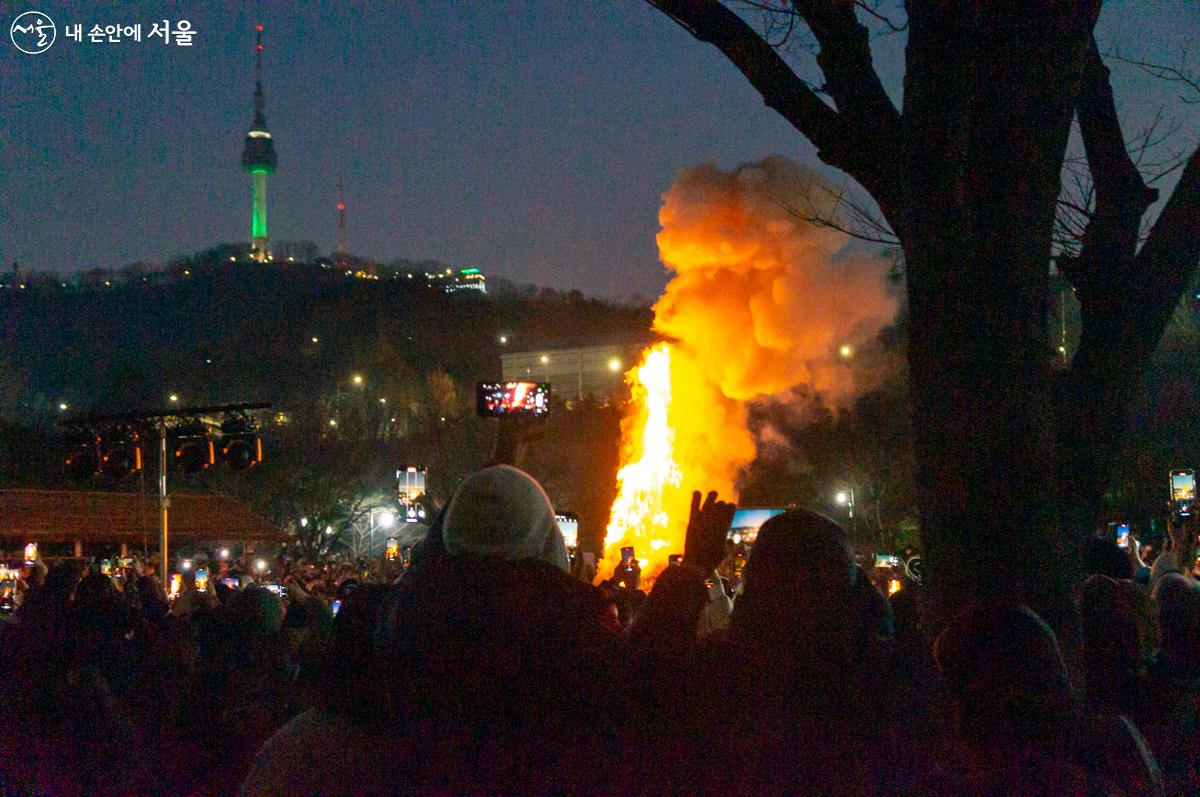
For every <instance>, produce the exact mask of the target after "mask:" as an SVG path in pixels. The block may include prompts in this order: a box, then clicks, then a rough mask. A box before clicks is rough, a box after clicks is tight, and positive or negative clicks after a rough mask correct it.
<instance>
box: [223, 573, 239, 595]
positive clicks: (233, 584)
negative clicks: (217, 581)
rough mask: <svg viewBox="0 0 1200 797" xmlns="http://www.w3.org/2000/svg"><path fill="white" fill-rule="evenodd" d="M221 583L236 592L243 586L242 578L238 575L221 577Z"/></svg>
mask: <svg viewBox="0 0 1200 797" xmlns="http://www.w3.org/2000/svg"><path fill="white" fill-rule="evenodd" d="M221 583H222V584H224V585H225V586H227V587H229V588H230V589H231V590H233V591H235V592H236V591H237V590H239V589H241V588H242V582H241V579H239V578H238V577H237V576H225V577H224V578H222V579H221Z"/></svg>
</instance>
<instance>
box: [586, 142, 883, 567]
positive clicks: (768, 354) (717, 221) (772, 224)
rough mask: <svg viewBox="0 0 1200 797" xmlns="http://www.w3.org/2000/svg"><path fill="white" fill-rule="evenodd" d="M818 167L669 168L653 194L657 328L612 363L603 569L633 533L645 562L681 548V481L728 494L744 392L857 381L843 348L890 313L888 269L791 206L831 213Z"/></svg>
mask: <svg viewBox="0 0 1200 797" xmlns="http://www.w3.org/2000/svg"><path fill="white" fill-rule="evenodd" d="M818 181H819V178H817V177H816V176H815V175H813V174H812V173H811V172H809V171H807V170H805V169H803V168H801V167H799V166H797V165H795V164H793V163H791V162H789V161H787V160H785V159H783V158H768V159H766V160H764V161H762V162H759V163H755V164H750V165H746V166H742V167H740V168H738V169H736V170H734V171H723V170H721V169H719V168H717V167H716V166H715V165H714V164H711V163H709V164H704V165H701V166H698V167H695V168H692V169H688V170H685V171H684V172H682V173H681V174H680V175H679V176H678V178H677V179H676V181H675V184H674V185H673V186H672V187H671V189H670V190H669V191H668V192H667V193H666V194H665V195H664V197H663V207H662V210H661V211H660V212H659V222H660V223H661V225H662V231H661V232H660V233H659V234H658V248H659V254H660V256H661V258H662V261H663V263H664V264H665V265H666V266H667V268H668V269H670V270H671V271H672V272H674V277H673V278H672V279H671V281H670V283H669V284H668V285H667V288H666V291H665V292H664V294H663V296H662V297H661V298H660V299H659V300H658V303H657V304H656V305H655V307H654V315H655V318H654V329H655V331H657V332H659V333H661V334H662V335H663V336H664V337H666V338H667V339H669V340H671V341H672V342H671V343H669V344H658V345H656V346H654V347H652V348H650V349H648V350H647V351H646V353H645V354H644V355H643V359H642V362H641V364H639V365H638V366H637V367H636V368H634V369H633V370H631V371H630V372H629V374H628V375H627V378H628V379H629V381H630V385H631V387H632V390H633V397H632V401H631V402H630V409H629V412H628V415H627V417H626V419H625V421H624V422H623V423H622V427H621V436H622V443H621V445H622V450H621V463H622V467H621V469H620V471H619V472H618V475H617V481H618V494H617V498H616V500H615V501H614V503H613V507H612V513H611V517H610V520H609V525H608V531H607V535H606V539H605V556H604V559H603V561H602V562H601V563H600V565H599V574H600V575H601V576H602V577H606V576H608V575H609V574H610V573H612V571H613V568H614V567H615V565H616V563H617V562H618V561H619V560H620V548H621V547H622V546H625V545H632V546H634V548H635V551H636V555H637V557H638V559H639V560H641V562H642V566H643V570H644V571H645V572H646V573H648V574H650V575H653V574H655V573H657V572H658V571H659V570H660V569H661V567H662V566H664V565H665V564H666V562H667V557H668V556H669V555H670V554H673V553H682V552H683V542H684V531H685V528H686V525H687V516H688V502H689V499H690V496H691V491H692V490H695V489H702V490H717V491H718V492H719V493H720V494H721V496H722V497H723V498H733V497H736V496H735V492H734V485H735V482H736V480H737V476H738V473H739V471H740V470H741V469H742V468H744V467H745V466H746V465H748V464H749V463H750V462H751V460H753V458H754V455H755V449H756V446H755V440H754V438H753V436H752V435H751V433H750V432H749V430H748V429H747V426H746V420H747V407H746V402H748V401H750V400H752V399H754V398H757V397H760V396H768V395H774V394H777V393H780V392H782V391H785V390H787V389H789V388H793V387H796V386H800V385H803V386H806V387H808V388H810V389H811V390H813V391H815V392H819V393H820V394H821V395H822V396H823V397H824V398H825V399H826V400H827V401H829V402H831V403H835V404H836V403H843V402H847V401H848V400H849V399H851V398H852V397H853V396H854V394H855V393H856V392H857V389H861V387H862V386H858V388H857V389H856V384H855V372H854V369H853V368H852V365H851V364H852V362H853V359H852V358H851V356H850V355H851V354H852V353H854V352H857V351H859V350H862V349H869V348H870V346H871V344H872V343H873V342H874V341H875V339H876V338H877V337H878V334H879V332H880V330H881V329H882V328H883V327H884V326H886V325H887V324H889V323H891V322H892V320H893V319H894V317H895V313H896V302H895V299H894V298H893V297H892V296H891V295H890V294H889V291H888V286H887V282H886V273H887V268H886V266H885V264H884V263H883V262H882V261H881V260H880V259H878V258H876V257H873V256H868V255H848V254H846V253H845V252H844V250H845V248H846V244H847V243H848V241H849V238H848V236H846V235H845V234H844V233H842V232H839V231H837V230H834V229H832V228H829V227H827V226H818V225H815V224H812V223H809V222H807V221H805V220H804V219H802V218H800V217H799V216H798V215H797V214H796V209H803V211H804V212H805V213H806V214H808V213H816V214H819V215H820V216H821V217H823V218H829V217H832V211H833V208H832V207H829V206H828V203H827V204H826V206H824V207H820V206H819V205H820V203H819V202H814V200H813V197H814V196H825V195H826V192H824V191H823V190H822V189H821V188H820V183H819V182H818Z"/></svg>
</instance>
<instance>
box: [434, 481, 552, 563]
mask: <svg viewBox="0 0 1200 797" xmlns="http://www.w3.org/2000/svg"><path fill="white" fill-rule="evenodd" d="M442 540H443V543H444V545H445V547H446V553H447V554H449V555H450V556H482V557H495V558H497V559H503V560H505V561H508V562H516V561H521V560H537V561H541V562H545V563H546V564H549V565H553V566H554V567H557V568H559V569H560V570H562V571H563V572H567V571H568V570H569V569H570V560H569V559H568V558H567V546H566V544H565V543H564V542H563V536H562V532H561V531H560V530H559V528H558V521H557V520H555V516H554V509H553V507H551V505H550V499H549V497H547V495H546V491H545V490H543V489H542V485H540V484H538V483H537V482H536V481H535V480H534V479H533V477H532V476H530V475H529V474H527V473H525V472H524V471H522V470H519V469H517V468H514V467H512V466H511V465H493V466H492V467H490V468H484V469H483V470H481V471H479V472H478V473H475V474H473V475H472V476H470V477H468V478H467V479H466V480H465V481H464V482H463V483H462V486H461V487H459V488H458V490H457V491H456V492H455V493H454V497H453V498H452V499H450V505H449V506H448V507H447V508H446V518H445V521H444V525H443V526H442Z"/></svg>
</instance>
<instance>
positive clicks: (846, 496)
mask: <svg viewBox="0 0 1200 797" xmlns="http://www.w3.org/2000/svg"><path fill="white" fill-rule="evenodd" d="M834 497H835V498H836V499H837V502H838V504H839V505H841V506H844V507H846V516H847V518H849V520H850V536H851V537H854V536H855V532H856V531H858V529H857V528H855V522H854V487H853V486H851V487H848V488H846V489H845V490H839V491H838V494H837V495H836V496H834Z"/></svg>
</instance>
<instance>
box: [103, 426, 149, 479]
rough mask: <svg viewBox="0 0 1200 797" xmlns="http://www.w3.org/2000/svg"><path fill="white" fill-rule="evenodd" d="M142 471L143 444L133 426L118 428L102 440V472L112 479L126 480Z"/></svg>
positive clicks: (109, 432) (105, 435) (106, 434)
mask: <svg viewBox="0 0 1200 797" xmlns="http://www.w3.org/2000/svg"><path fill="white" fill-rule="evenodd" d="M141 469H142V443H141V437H140V436H139V435H138V433H137V430H136V429H134V428H133V427H131V426H116V427H113V428H112V429H110V430H109V431H107V432H105V433H104V436H103V437H101V438H100V470H101V471H102V472H103V473H104V475H105V476H108V477H109V478H110V479H124V478H126V477H128V476H132V475H133V474H135V473H137V472H138V471H140V470H141Z"/></svg>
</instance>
